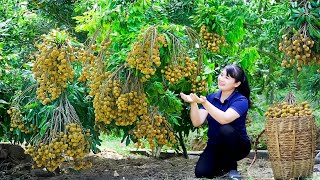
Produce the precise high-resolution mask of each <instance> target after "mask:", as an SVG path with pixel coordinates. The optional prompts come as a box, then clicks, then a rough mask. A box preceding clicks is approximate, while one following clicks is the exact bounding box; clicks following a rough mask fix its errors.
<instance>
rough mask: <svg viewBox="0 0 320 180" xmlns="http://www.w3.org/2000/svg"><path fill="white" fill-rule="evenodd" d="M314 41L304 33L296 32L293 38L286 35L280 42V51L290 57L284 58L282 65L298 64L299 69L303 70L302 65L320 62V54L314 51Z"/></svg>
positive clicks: (287, 66)
mask: <svg viewBox="0 0 320 180" xmlns="http://www.w3.org/2000/svg"><path fill="white" fill-rule="evenodd" d="M314 43H315V42H314V41H313V40H312V39H311V38H310V37H308V36H306V35H304V34H303V33H299V32H298V33H296V34H294V35H293V36H292V37H291V38H290V37H289V35H286V36H284V38H283V40H282V42H280V43H279V51H282V52H284V53H285V54H286V55H287V56H288V57H289V58H290V59H289V60H283V61H282V63H281V66H283V67H286V68H289V67H291V66H292V65H296V66H297V70H298V71H301V70H302V65H310V64H311V63H313V62H316V63H318V64H320V54H315V53H314V52H312V48H313V46H314Z"/></svg>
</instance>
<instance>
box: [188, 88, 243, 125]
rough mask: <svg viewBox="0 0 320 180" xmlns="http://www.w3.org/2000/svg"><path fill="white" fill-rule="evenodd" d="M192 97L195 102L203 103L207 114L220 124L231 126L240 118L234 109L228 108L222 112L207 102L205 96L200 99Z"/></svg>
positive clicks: (191, 95) (194, 95) (193, 95)
mask: <svg viewBox="0 0 320 180" xmlns="http://www.w3.org/2000/svg"><path fill="white" fill-rule="evenodd" d="M190 97H191V99H192V100H193V102H196V103H201V104H202V105H203V107H204V108H205V109H206V111H207V113H209V114H210V115H211V116H212V117H213V118H214V119H215V120H216V121H218V122H219V123H220V124H229V123H231V122H232V121H234V120H235V119H237V118H239V117H240V115H239V113H237V112H236V111H235V110H234V109H232V108H228V109H227V110H226V111H221V110H220V109H218V108H216V107H215V106H214V105H212V104H211V103H210V102H209V101H207V98H206V97H205V96H200V97H198V96H197V95H196V94H190Z"/></svg>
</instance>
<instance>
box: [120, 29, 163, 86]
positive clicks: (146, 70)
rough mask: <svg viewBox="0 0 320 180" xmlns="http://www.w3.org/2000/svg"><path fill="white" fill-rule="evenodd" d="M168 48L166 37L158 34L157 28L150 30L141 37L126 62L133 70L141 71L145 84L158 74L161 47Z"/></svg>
mask: <svg viewBox="0 0 320 180" xmlns="http://www.w3.org/2000/svg"><path fill="white" fill-rule="evenodd" d="M161 45H163V46H167V43H166V40H165V36H164V35H163V34H159V33H157V29H156V27H155V26H152V27H150V28H148V29H147V30H146V31H145V33H144V34H143V35H140V36H139V38H138V41H137V42H135V43H134V44H133V46H132V48H131V51H130V52H129V54H128V56H127V59H126V62H127V63H128V65H129V66H130V67H131V68H134V69H137V70H139V71H140V72H141V73H142V74H144V75H145V76H144V77H142V78H141V81H142V82H145V81H146V80H147V79H149V78H150V77H151V76H152V75H154V73H155V72H156V67H159V66H160V65H161V60H160V51H159V49H160V47H161Z"/></svg>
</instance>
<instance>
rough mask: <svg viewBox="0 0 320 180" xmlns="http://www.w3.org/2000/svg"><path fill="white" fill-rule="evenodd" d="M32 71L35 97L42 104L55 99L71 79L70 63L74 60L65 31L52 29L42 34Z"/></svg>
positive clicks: (72, 73) (72, 50)
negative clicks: (35, 91) (35, 82)
mask: <svg viewBox="0 0 320 180" xmlns="http://www.w3.org/2000/svg"><path fill="white" fill-rule="evenodd" d="M37 47H38V49H39V51H38V52H37V53H36V55H35V57H36V61H35V63H34V66H33V69H32V72H33V74H34V76H35V78H36V80H37V82H38V84H39V87H38V88H37V98H38V99H39V100H40V101H41V102H42V104H43V105H46V104H47V103H49V102H51V101H54V100H55V99H57V98H58V97H59V96H60V94H61V93H62V91H63V90H64V89H65V88H66V87H67V85H68V82H71V81H73V77H74V71H73V69H72V66H71V63H72V62H74V61H75V60H76V57H75V55H74V49H73V48H72V46H71V43H70V38H69V36H68V34H67V32H65V31H58V30H53V31H51V32H50V33H49V34H47V35H43V36H42V43H41V44H39V45H38V46H37Z"/></svg>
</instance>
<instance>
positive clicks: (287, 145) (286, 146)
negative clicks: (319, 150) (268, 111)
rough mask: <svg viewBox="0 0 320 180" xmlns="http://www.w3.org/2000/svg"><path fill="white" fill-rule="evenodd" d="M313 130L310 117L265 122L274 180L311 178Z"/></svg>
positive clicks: (313, 151) (313, 123)
mask: <svg viewBox="0 0 320 180" xmlns="http://www.w3.org/2000/svg"><path fill="white" fill-rule="evenodd" d="M315 128H316V127H315V122H314V118H313V116H311V115H310V116H302V117H297V116H293V117H285V118H267V119H266V123H265V133H266V139H267V148H268V154H269V158H270V161H271V167H272V171H273V174H274V178H275V179H291V178H299V177H312V173H313V166H314V156H315V144H316V129H315Z"/></svg>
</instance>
